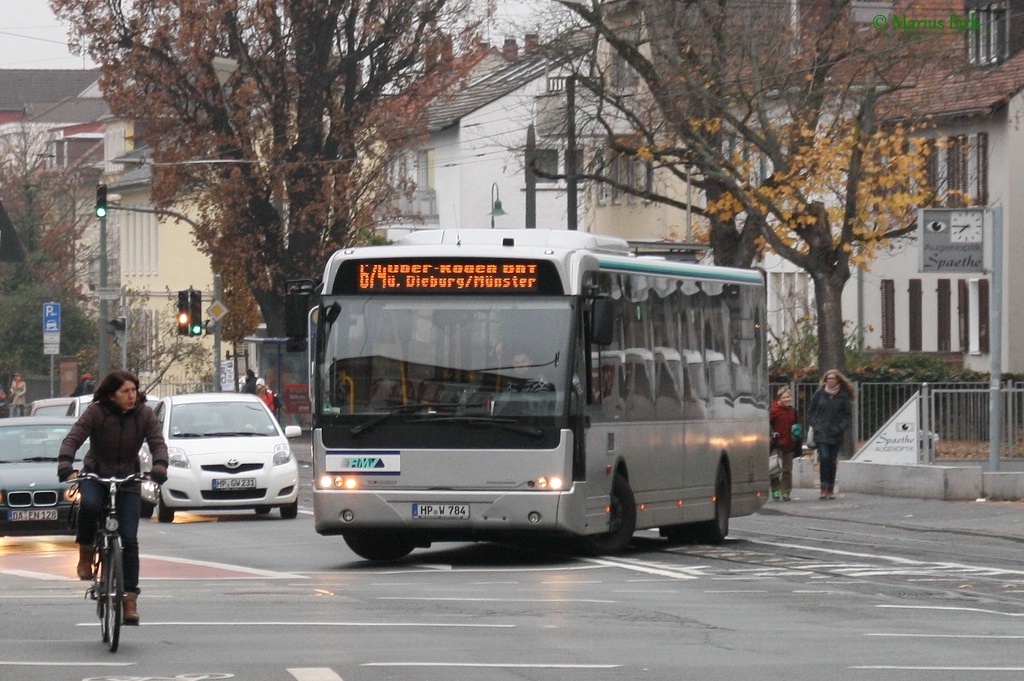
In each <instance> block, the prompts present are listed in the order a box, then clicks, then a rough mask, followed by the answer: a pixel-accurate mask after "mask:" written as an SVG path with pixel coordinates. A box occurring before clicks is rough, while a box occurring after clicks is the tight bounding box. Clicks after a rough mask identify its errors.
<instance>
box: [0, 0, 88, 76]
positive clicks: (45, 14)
mask: <svg viewBox="0 0 1024 681" xmlns="http://www.w3.org/2000/svg"><path fill="white" fill-rule="evenodd" d="M67 41H68V32H67V27H66V26H64V25H62V24H61V23H60V22H59V21H57V18H56V17H55V16H53V12H51V11H50V6H49V4H48V3H47V2H46V0H0V68H2V69H82V68H92V67H93V66H94V65H93V63H92V62H91V61H89V60H83V59H82V57H76V56H74V55H72V54H71V52H70V51H69V50H68V47H67Z"/></svg>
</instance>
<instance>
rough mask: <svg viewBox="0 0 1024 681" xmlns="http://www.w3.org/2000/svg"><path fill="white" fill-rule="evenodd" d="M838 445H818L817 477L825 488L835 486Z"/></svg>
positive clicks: (822, 443)
mask: <svg viewBox="0 0 1024 681" xmlns="http://www.w3.org/2000/svg"><path fill="white" fill-rule="evenodd" d="M839 448H840V445H830V444H825V443H824V442H819V443H818V476H819V477H820V478H821V484H822V485H824V486H825V487H835V486H836V466H837V465H838V463H839Z"/></svg>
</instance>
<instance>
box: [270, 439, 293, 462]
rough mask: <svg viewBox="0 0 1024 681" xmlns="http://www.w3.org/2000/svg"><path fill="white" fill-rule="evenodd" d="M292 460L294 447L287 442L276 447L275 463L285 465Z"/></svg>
mask: <svg viewBox="0 0 1024 681" xmlns="http://www.w3.org/2000/svg"><path fill="white" fill-rule="evenodd" d="M291 460H292V448H291V447H290V446H288V445H287V444H283V445H277V446H275V447H274V465H275V466H283V465H285V464H286V463H288V462H289V461H291Z"/></svg>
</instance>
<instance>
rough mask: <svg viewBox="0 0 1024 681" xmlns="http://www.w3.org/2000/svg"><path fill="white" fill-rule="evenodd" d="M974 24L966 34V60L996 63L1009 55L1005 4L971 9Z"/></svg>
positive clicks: (980, 63)
mask: <svg viewBox="0 0 1024 681" xmlns="http://www.w3.org/2000/svg"><path fill="white" fill-rule="evenodd" d="M971 14H972V15H973V18H974V20H975V25H974V27H973V28H971V29H970V31H969V32H968V34H967V60H968V61H969V62H970V63H972V64H979V65H984V64H996V63H998V62H1000V61H1002V60H1003V59H1006V57H1008V56H1009V40H1008V39H1007V38H1008V31H1009V23H1008V22H1007V20H1006V5H1005V3H1002V2H998V3H992V4H990V5H987V6H985V7H978V8H977V9H975V10H972V11H971Z"/></svg>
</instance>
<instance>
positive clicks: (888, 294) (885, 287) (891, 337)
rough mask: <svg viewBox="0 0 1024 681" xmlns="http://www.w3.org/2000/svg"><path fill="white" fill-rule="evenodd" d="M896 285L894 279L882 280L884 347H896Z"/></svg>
mask: <svg viewBox="0 0 1024 681" xmlns="http://www.w3.org/2000/svg"><path fill="white" fill-rule="evenodd" d="M895 324H896V284H895V282H894V281H893V280H892V279H883V280H882V347H883V348H885V349H886V350H892V349H893V348H895V347H896V329H895Z"/></svg>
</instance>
